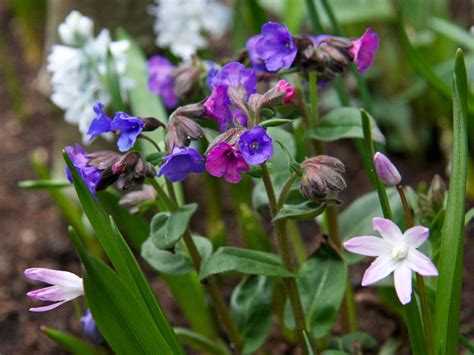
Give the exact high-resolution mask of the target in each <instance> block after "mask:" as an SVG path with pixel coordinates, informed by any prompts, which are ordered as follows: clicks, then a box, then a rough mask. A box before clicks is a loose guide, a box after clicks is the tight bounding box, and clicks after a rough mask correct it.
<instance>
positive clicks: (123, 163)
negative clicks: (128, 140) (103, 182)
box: [111, 152, 140, 174]
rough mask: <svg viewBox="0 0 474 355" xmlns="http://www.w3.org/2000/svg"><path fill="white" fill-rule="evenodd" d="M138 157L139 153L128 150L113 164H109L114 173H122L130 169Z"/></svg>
mask: <svg viewBox="0 0 474 355" xmlns="http://www.w3.org/2000/svg"><path fill="white" fill-rule="evenodd" d="M138 159H140V153H138V152H129V153H127V154H125V155H123V156H122V157H121V158H120V159H119V160H118V161H117V162H116V163H115V164H113V165H112V166H111V168H112V172H113V173H114V174H122V173H123V172H125V171H127V170H130V169H132V168H133V167H134V166H135V164H136V163H137V161H138Z"/></svg>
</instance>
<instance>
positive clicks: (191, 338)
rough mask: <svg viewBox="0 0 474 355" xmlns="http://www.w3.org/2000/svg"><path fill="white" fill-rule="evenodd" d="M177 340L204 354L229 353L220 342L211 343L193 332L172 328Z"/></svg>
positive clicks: (223, 354) (228, 354)
mask: <svg viewBox="0 0 474 355" xmlns="http://www.w3.org/2000/svg"><path fill="white" fill-rule="evenodd" d="M174 331H175V333H176V335H177V336H178V338H179V340H181V341H182V342H183V343H184V344H186V345H188V346H190V347H191V348H193V349H196V350H198V351H202V352H204V353H206V354H216V355H230V354H231V352H230V351H229V350H228V349H227V348H226V347H225V346H224V345H223V344H221V343H220V342H216V341H213V340H211V339H209V338H206V337H205V336H203V335H201V334H199V333H196V332H193V331H192V330H190V329H186V328H180V327H176V328H174Z"/></svg>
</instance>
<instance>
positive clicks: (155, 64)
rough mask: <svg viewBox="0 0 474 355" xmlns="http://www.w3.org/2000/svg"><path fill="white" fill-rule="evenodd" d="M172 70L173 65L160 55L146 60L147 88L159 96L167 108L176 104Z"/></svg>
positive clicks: (176, 97)
mask: <svg viewBox="0 0 474 355" xmlns="http://www.w3.org/2000/svg"><path fill="white" fill-rule="evenodd" d="M174 70H175V66H174V65H173V64H171V62H170V61H169V60H168V59H166V58H165V57H163V56H161V55H155V56H153V57H151V58H150V59H149V60H148V75H149V76H148V88H149V89H150V91H151V92H153V93H155V94H157V95H160V96H161V98H162V99H163V102H164V103H165V106H166V107H167V108H174V107H176V106H177V105H178V96H177V95H176V93H175V91H174V76H173V71H174Z"/></svg>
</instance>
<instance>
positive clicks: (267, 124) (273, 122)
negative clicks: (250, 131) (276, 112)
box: [259, 118, 293, 127]
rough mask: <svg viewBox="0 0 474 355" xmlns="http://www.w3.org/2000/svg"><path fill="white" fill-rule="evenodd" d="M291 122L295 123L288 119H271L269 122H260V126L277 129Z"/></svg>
mask: <svg viewBox="0 0 474 355" xmlns="http://www.w3.org/2000/svg"><path fill="white" fill-rule="evenodd" d="M290 122H293V120H290V119H287V118H271V119H269V120H265V121H263V122H260V123H259V125H260V126H263V127H277V126H282V125H284V124H287V123H290Z"/></svg>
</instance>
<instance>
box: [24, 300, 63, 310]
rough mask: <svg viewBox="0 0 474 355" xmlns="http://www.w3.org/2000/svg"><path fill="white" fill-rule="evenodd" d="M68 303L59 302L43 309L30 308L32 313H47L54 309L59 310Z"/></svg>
mask: <svg viewBox="0 0 474 355" xmlns="http://www.w3.org/2000/svg"><path fill="white" fill-rule="evenodd" d="M66 302H67V301H62V302H57V303H53V304H50V305H47V306H43V307H35V308H30V309H29V310H30V312H47V311H50V310H52V309H55V308H58V307H59V306H60V305H62V304H64V303H66Z"/></svg>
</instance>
